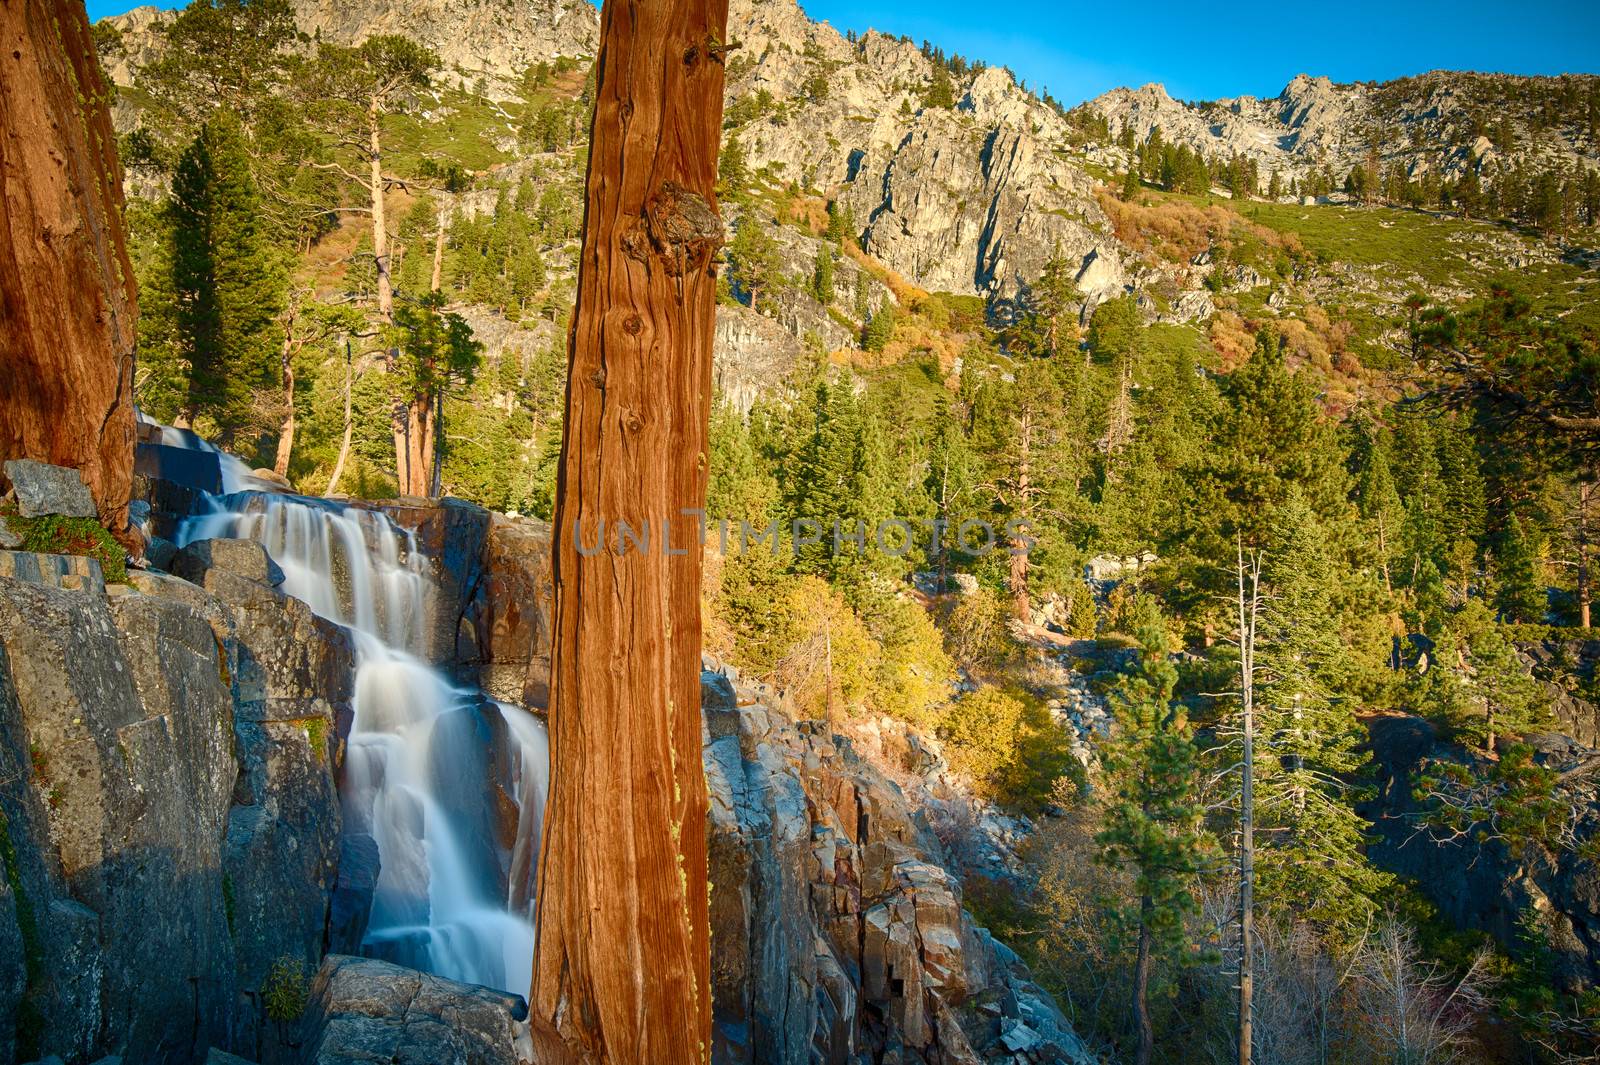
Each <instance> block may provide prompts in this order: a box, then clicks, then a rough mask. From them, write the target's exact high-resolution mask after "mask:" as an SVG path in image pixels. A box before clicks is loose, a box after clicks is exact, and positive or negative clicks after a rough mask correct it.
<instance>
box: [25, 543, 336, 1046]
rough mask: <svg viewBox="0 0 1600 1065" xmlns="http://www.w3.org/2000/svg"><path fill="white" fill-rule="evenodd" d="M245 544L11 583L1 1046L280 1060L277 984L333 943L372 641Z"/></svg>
mask: <svg viewBox="0 0 1600 1065" xmlns="http://www.w3.org/2000/svg"><path fill="white" fill-rule="evenodd" d="M257 552H258V556H257V561H258V562H260V561H261V560H262V556H259V549H257ZM244 554H245V553H244V552H232V553H230V552H225V551H219V552H212V553H211V559H212V564H211V565H210V566H209V567H208V568H207V569H206V571H205V573H204V575H203V580H204V584H205V587H204V588H201V587H199V586H197V585H195V584H192V583H190V582H188V581H184V580H181V579H178V578H175V577H168V576H165V575H162V574H155V573H140V572H135V573H133V574H131V575H130V581H131V585H122V586H116V587H114V588H112V589H111V590H110V591H111V594H109V596H108V594H107V592H106V590H105V588H104V585H103V582H100V581H98V580H95V581H88V582H83V581H80V582H79V583H78V584H77V585H75V586H68V585H66V584H64V583H62V582H60V581H57V582H54V583H51V582H43V583H40V582H36V581H34V580H29V579H19V578H18V577H0V824H3V825H4V833H3V836H4V838H3V840H0V843H3V846H0V852H3V857H4V865H5V874H6V875H5V880H6V884H7V889H6V892H5V898H4V899H3V900H0V942H20V943H21V944H22V947H23V949H22V950H20V951H16V952H11V951H8V952H6V953H5V954H4V958H5V964H4V965H3V966H0V1060H12V1057H11V1055H9V1054H8V1053H7V1050H10V1051H12V1052H13V1053H14V1054H15V1055H16V1056H17V1057H16V1060H29V1059H31V1058H33V1057H36V1056H39V1055H41V1054H44V1053H55V1054H58V1055H60V1056H61V1057H63V1058H65V1059H67V1060H93V1059H96V1058H98V1057H99V1056H100V1055H101V1054H104V1053H118V1054H122V1055H125V1056H126V1057H127V1058H128V1059H129V1060H136V1061H147V1062H167V1061H171V1062H183V1063H188V1062H191V1061H193V1060H196V1059H197V1058H199V1057H201V1056H203V1055H204V1053H205V1051H206V1049H207V1048H208V1047H209V1046H213V1045H215V1046H218V1047H222V1048H225V1049H232V1050H234V1051H237V1052H240V1053H242V1054H245V1055H246V1056H248V1057H249V1058H251V1059H252V1060H260V1061H274V1060H280V1059H281V1057H282V1053H283V1048H281V1047H279V1046H278V1045H277V1035H278V1029H277V1028H276V1026H274V1025H271V1024H269V1023H268V1022H267V1020H266V1017H265V1014H264V1012H263V1005H262V1002H261V988H262V986H263V983H264V982H265V980H266V977H267V973H268V971H269V969H270V968H271V966H272V965H273V963H274V962H276V961H278V960H279V959H280V958H284V957H287V958H288V959H289V960H290V961H291V962H298V963H300V964H302V965H306V966H310V965H314V964H315V963H316V961H317V960H318V959H319V958H320V957H321V955H322V952H323V950H324V940H325V938H326V936H327V935H328V932H327V924H328V899H329V895H330V892H331V890H332V887H333V884H334V879H335V875H336V872H337V869H336V863H337V859H338V853H339V852H338V840H339V823H340V818H339V807H338V802H337V798H336V795H335V791H334V784H333V768H334V763H335V760H336V759H337V757H338V754H339V735H340V732H339V729H338V726H337V722H338V721H339V720H340V719H341V718H342V719H344V720H346V721H347V720H348V717H349V695H350V693H349V685H350V676H351V669H350V666H351V655H352V649H351V646H350V642H349V638H348V634H346V633H345V632H344V630H342V629H340V628H338V627H337V626H333V625H331V624H329V623H327V622H324V621H322V620H321V619H318V618H316V617H315V616H314V615H312V614H311V612H310V610H309V608H307V607H305V606H304V604H301V603H299V602H297V601H296V600H292V599H288V598H286V597H284V596H283V595H282V594H281V593H279V592H277V591H276V590H275V589H273V588H272V587H271V586H270V584H268V583H266V582H264V581H262V580H258V579H253V578H254V577H256V576H259V575H260V571H259V570H257V571H251V568H250V566H249V565H248V562H247V561H246V563H245V564H244V565H241V566H238V567H236V568H231V569H230V568H227V567H228V566H229V565H230V559H231V558H233V556H234V555H237V556H239V558H241V559H242V558H243V555H244ZM235 561H237V559H235ZM91 565H92V564H91ZM6 568H7V569H9V571H10V572H14V573H23V574H26V573H40V574H45V573H51V572H55V571H56V570H57V569H58V567H55V566H52V565H49V564H48V559H45V560H42V561H40V562H35V563H33V564H31V565H10V566H8V567H6ZM241 569H242V570H244V571H245V572H240V570H241ZM13 1033H16V1037H15V1038H16V1043H15V1045H9V1044H8V1043H7V1041H8V1040H11V1039H12V1038H13Z"/></svg>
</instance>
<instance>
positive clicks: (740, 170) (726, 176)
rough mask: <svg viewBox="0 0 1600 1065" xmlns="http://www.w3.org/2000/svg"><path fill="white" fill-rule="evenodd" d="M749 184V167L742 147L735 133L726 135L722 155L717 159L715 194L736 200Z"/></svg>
mask: <svg viewBox="0 0 1600 1065" xmlns="http://www.w3.org/2000/svg"><path fill="white" fill-rule="evenodd" d="M749 183H750V165H749V163H748V161H747V159H746V156H745V150H744V145H743V144H740V143H739V135H738V134H737V133H730V134H728V139H727V140H725V141H723V142H722V153H721V154H720V155H719V156H718V157H717V194H718V195H719V196H722V197H723V198H725V199H730V200H738V199H739V198H740V197H742V196H743V195H744V193H745V189H746V188H747V186H748V185H749Z"/></svg>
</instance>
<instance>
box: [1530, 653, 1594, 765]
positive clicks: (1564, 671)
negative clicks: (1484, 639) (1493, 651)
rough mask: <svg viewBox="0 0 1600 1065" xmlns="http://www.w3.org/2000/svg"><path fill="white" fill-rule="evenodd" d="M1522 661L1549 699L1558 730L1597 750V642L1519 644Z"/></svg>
mask: <svg viewBox="0 0 1600 1065" xmlns="http://www.w3.org/2000/svg"><path fill="white" fill-rule="evenodd" d="M1518 650H1519V651H1520V652H1521V655H1522V658H1523V659H1524V660H1525V661H1526V662H1527V663H1528V664H1529V666H1531V667H1532V670H1533V675H1534V676H1535V677H1537V678H1538V679H1539V680H1540V682H1541V683H1543V684H1544V687H1545V691H1546V692H1547V693H1548V694H1549V696H1550V709H1551V712H1552V713H1553V714H1554V715H1555V718H1556V721H1558V722H1559V723H1560V728H1561V731H1562V732H1564V733H1566V734H1567V735H1568V736H1571V737H1572V738H1573V739H1575V740H1577V741H1578V742H1579V743H1581V744H1584V745H1585V746H1588V747H1600V689H1597V688H1596V687H1595V682H1596V680H1597V679H1600V674H1597V673H1596V668H1597V667H1600V640H1556V639H1550V640H1542V641H1540V642H1539V643H1527V644H1519V645H1518Z"/></svg>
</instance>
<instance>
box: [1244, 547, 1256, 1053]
mask: <svg viewBox="0 0 1600 1065" xmlns="http://www.w3.org/2000/svg"><path fill="white" fill-rule="evenodd" d="M1238 554H1239V566H1238V576H1239V693H1240V702H1241V704H1242V708H1243V717H1244V721H1243V726H1244V727H1243V732H1244V754H1243V758H1242V761H1243V766H1242V769H1241V776H1242V779H1241V782H1240V786H1239V1065H1250V1057H1251V1054H1252V1053H1253V1047H1254V1042H1255V1017H1254V1011H1255V966H1256V960H1255V920H1256V918H1255V889H1256V797H1255V772H1256V747H1255V743H1256V684H1255V673H1256V616H1257V614H1258V613H1259V608H1260V602H1261V597H1260V587H1261V559H1260V557H1259V556H1256V557H1253V558H1252V559H1251V565H1250V567H1249V568H1248V570H1247V569H1246V567H1245V560H1244V543H1243V541H1242V540H1241V541H1240V542H1239V545H1238ZM1247 577H1248V579H1249V584H1250V589H1249V594H1248V596H1247V595H1246V593H1245V581H1246V578H1247Z"/></svg>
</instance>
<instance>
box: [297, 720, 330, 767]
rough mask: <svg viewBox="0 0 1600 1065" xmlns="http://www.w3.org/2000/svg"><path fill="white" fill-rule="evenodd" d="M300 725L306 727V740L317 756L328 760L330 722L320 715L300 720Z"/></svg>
mask: <svg viewBox="0 0 1600 1065" xmlns="http://www.w3.org/2000/svg"><path fill="white" fill-rule="evenodd" d="M300 727H301V728H303V729H305V732H306V740H307V741H308V742H309V743H310V744H311V749H312V751H314V752H315V753H316V756H317V757H318V758H319V759H322V760H324V761H325V760H327V757H328V722H327V721H325V720H324V719H322V718H320V717H308V718H306V719H305V720H304V721H302V722H300Z"/></svg>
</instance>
